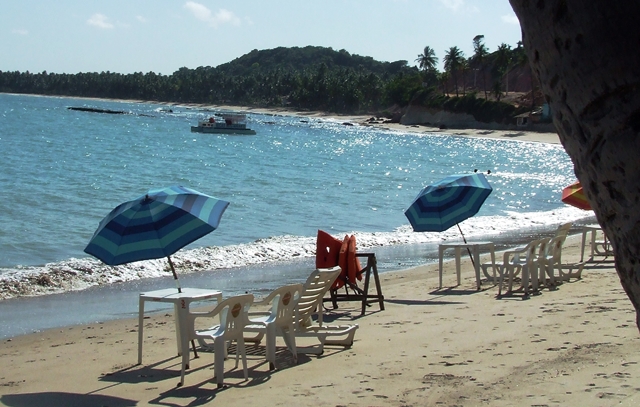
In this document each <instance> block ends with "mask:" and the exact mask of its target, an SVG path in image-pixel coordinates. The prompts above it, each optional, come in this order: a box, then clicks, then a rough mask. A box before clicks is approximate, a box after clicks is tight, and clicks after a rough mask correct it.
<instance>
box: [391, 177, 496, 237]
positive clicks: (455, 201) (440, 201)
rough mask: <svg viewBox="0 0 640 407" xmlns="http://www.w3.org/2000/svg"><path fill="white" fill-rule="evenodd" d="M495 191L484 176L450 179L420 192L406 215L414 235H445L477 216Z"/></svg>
mask: <svg viewBox="0 0 640 407" xmlns="http://www.w3.org/2000/svg"><path fill="white" fill-rule="evenodd" d="M492 190H493V188H491V185H489V182H487V179H486V178H485V176H484V175H483V174H481V173H474V174H469V175H450V176H448V177H446V178H443V179H442V180H440V181H438V182H436V183H435V184H433V185H429V186H427V187H426V188H424V189H423V190H422V191H420V193H419V194H418V196H417V197H416V199H415V200H414V201H413V203H412V204H411V205H410V206H409V208H408V209H407V210H406V211H405V212H404V214H405V216H406V217H407V219H409V222H410V223H411V226H413V230H414V231H415V232H442V231H445V230H447V229H449V228H450V227H451V226H453V225H457V224H458V223H460V222H462V221H463V220H465V219H467V218H470V217H472V216H473V215H475V214H476V213H478V211H479V210H480V207H481V206H482V204H483V203H484V201H485V199H487V197H488V196H489V194H490V193H491V191H492ZM458 228H460V226H458ZM460 233H462V231H460ZM463 238H464V235H463Z"/></svg>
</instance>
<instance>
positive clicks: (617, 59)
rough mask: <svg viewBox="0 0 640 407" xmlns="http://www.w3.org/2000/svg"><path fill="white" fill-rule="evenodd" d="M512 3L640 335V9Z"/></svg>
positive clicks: (529, 0) (579, 0) (577, 2)
mask: <svg viewBox="0 0 640 407" xmlns="http://www.w3.org/2000/svg"><path fill="white" fill-rule="evenodd" d="M510 3H511V6H512V7H513V9H514V11H515V13H516V15H517V16H518V18H519V20H520V25H521V27H522V32H523V42H524V44H525V49H526V50H527V54H528V56H529V61H530V62H531V65H532V67H533V69H534V71H535V75H536V76H537V77H538V79H539V81H540V86H541V89H542V92H543V93H544V95H545V96H546V97H547V99H548V101H549V104H550V107H551V112H552V115H553V123H554V124H555V127H556V129H557V130H558V133H559V136H560V140H561V141H562V144H563V145H564V148H565V149H566V151H567V153H568V154H569V156H570V157H571V160H572V161H573V163H574V167H575V173H576V175H577V177H578V179H579V180H580V181H581V183H582V185H583V187H584V190H585V193H586V194H587V196H588V198H589V201H590V202H591V205H592V207H593V208H594V211H595V214H596V217H597V219H598V222H599V223H600V225H601V226H602V228H603V230H604V231H605V233H606V234H607V236H608V237H609V238H610V239H611V242H612V245H613V250H614V254H615V266H616V270H617V272H618V276H619V277H620V282H621V284H622V287H623V288H624V290H625V292H626V293H627V296H628V297H629V299H630V300H631V303H632V304H633V306H634V307H635V310H636V325H637V326H638V328H639V329H640V156H639V153H640V137H639V136H640V52H638V45H639V44H640V30H638V28H637V22H638V20H640V2H638V1H610V0H590V1H584V0H536V1H533V0H510ZM602 289H603V290H606V289H607V287H602Z"/></svg>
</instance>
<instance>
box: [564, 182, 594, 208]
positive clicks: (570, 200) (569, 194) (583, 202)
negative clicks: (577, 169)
mask: <svg viewBox="0 0 640 407" xmlns="http://www.w3.org/2000/svg"><path fill="white" fill-rule="evenodd" d="M562 202H564V203H566V204H569V205H571V206H575V207H576V208H580V209H584V210H585V211H589V210H591V209H593V208H592V207H591V204H590V203H589V201H588V200H587V197H586V196H585V194H584V191H583V189H582V184H580V181H578V182H574V183H573V184H571V185H569V186H568V187H565V188H564V189H563V190H562Z"/></svg>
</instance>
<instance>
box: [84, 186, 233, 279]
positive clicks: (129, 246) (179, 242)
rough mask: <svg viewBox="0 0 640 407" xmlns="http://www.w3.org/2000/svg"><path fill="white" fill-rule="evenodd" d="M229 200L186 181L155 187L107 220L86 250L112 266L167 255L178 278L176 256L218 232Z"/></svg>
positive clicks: (100, 225) (102, 222)
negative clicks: (208, 192)
mask: <svg viewBox="0 0 640 407" xmlns="http://www.w3.org/2000/svg"><path fill="white" fill-rule="evenodd" d="M228 205H229V202H227V201H223V200H221V199H217V198H214V197H212V196H209V195H205V194H203V193H201V192H198V191H196V190H193V189H190V188H186V187H182V186H172V187H168V188H162V189H155V190H150V191H149V192H147V193H146V194H145V195H142V196H140V197H139V198H137V199H134V200H132V201H128V202H124V203H122V204H120V205H118V206H117V207H116V208H115V209H113V210H112V211H111V212H110V213H109V214H108V215H107V216H106V217H105V218H104V219H102V221H101V222H100V224H99V225H98V229H97V230H96V231H95V233H94V234H93V237H92V238H91V240H90V241H89V244H88V245H87V247H86V248H85V249H84V251H85V252H86V253H88V254H91V255H92V256H95V257H97V258H98V259H100V260H102V261H103V262H104V263H105V264H108V265H111V266H115V265H118V264H124V263H130V262H134V261H140V260H151V259H159V258H161V257H167V259H168V260H169V265H170V266H171V271H172V272H173V277H174V278H175V279H176V280H177V279H178V275H177V274H176V272H175V269H174V267H173V263H172V261H171V257H170V256H171V255H172V254H173V253H175V252H177V251H178V250H180V249H181V248H183V247H184V246H186V245H188V244H189V243H192V242H194V241H196V240H197V239H200V238H201V237H203V236H205V235H207V234H209V233H211V232H213V231H214V230H215V229H216V228H217V227H218V224H219V223H220V218H221V217H222V214H223V213H224V211H225V209H227V206H228ZM176 282H177V281H176ZM178 290H180V286H179V285H178Z"/></svg>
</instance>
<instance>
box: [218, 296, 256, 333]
mask: <svg viewBox="0 0 640 407" xmlns="http://www.w3.org/2000/svg"><path fill="white" fill-rule="evenodd" d="M252 303H253V294H242V295H236V296H234V297H229V298H227V299H226V300H224V301H222V302H221V303H220V304H218V306H217V307H216V308H215V309H214V312H215V311H216V310H217V311H218V313H219V315H220V328H219V332H220V333H221V334H222V335H224V336H225V337H226V338H229V339H233V338H239V337H241V336H242V332H243V330H244V327H245V326H247V325H249V308H250V307H251V304H252Z"/></svg>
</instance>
